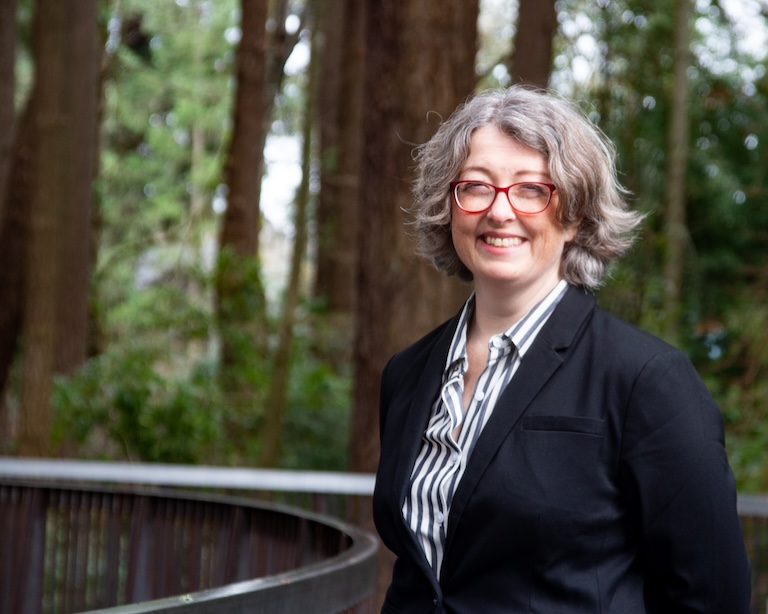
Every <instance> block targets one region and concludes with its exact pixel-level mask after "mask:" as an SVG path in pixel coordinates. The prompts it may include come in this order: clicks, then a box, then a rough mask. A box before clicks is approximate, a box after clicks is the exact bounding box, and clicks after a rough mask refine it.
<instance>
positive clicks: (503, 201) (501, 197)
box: [486, 191, 517, 222]
mask: <svg viewBox="0 0 768 614" xmlns="http://www.w3.org/2000/svg"><path fill="white" fill-rule="evenodd" d="M486 216H487V217H488V218H490V219H491V220H493V221H496V222H506V221H508V220H510V219H512V220H514V219H515V218H516V217H517V216H516V215H515V210H514V209H513V208H512V205H511V204H510V202H509V199H508V198H507V195H506V194H504V192H501V191H497V192H496V196H494V198H493V202H492V203H491V206H490V208H489V209H488V210H487V211H486Z"/></svg>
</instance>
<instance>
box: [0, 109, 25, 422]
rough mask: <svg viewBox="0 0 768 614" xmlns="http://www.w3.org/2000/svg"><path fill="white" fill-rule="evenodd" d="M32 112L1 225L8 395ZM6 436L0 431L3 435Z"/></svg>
mask: <svg viewBox="0 0 768 614" xmlns="http://www.w3.org/2000/svg"><path fill="white" fill-rule="evenodd" d="M31 122H32V109H31V105H29V104H28V105H27V108H26V110H25V112H24V115H23V118H22V120H21V121H20V122H19V126H18V128H17V130H16V135H15V138H14V144H13V148H12V155H11V165H10V169H9V173H8V182H7V185H6V191H5V193H4V194H3V196H4V202H5V211H6V213H5V215H4V216H3V219H2V222H0V262H2V263H3V265H2V266H0V394H3V400H4V398H5V395H4V393H3V391H4V390H5V387H6V384H7V383H8V376H9V373H10V369H11V364H12V363H13V360H14V357H15V355H16V349H17V345H18V340H19V337H20V334H21V327H22V320H23V314H22V292H23V276H24V271H25V269H26V266H25V261H26V259H25V253H24V246H25V245H26V238H27V209H28V208H29V189H30V184H29V182H30V171H31V162H32V147H31V139H32V123H31ZM6 410H7V408H5V406H4V404H3V403H0V411H1V412H3V419H2V422H0V423H2V424H3V426H4V428H5V430H6V431H9V430H10V416H8V415H7V414H6V413H5V411H6ZM4 434H5V433H3V432H0V436H2V435H4Z"/></svg>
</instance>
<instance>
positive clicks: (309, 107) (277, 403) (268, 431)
mask: <svg viewBox="0 0 768 614" xmlns="http://www.w3.org/2000/svg"><path fill="white" fill-rule="evenodd" d="M316 43H317V41H316V40H314V37H313V45H312V53H311V55H310V64H309V71H308V72H309V83H308V85H307V102H306V107H305V111H304V127H303V134H302V136H303V143H302V155H301V168H302V175H301V182H300V184H299V188H298V190H297V192H296V198H295V200H294V204H295V214H294V218H293V226H294V239H293V248H292V250H291V266H290V272H289V275H288V283H287V285H286V290H285V297H284V298H283V306H282V310H281V318H280V325H279V328H278V336H277V346H276V348H275V354H274V358H273V361H272V377H271V378H270V386H269V395H268V397H267V402H266V409H265V416H264V427H263V429H262V431H261V433H262V439H263V446H262V454H261V462H260V463H259V465H260V466H262V467H277V466H278V464H279V461H280V455H281V453H282V440H283V414H284V413H285V404H286V398H287V396H288V380H289V377H290V367H291V347H292V346H293V329H294V323H295V321H296V308H297V307H298V304H299V296H300V294H301V281H302V280H301V272H302V269H303V265H304V262H305V257H306V252H307V237H308V234H309V230H308V227H307V226H308V221H309V201H310V197H311V194H310V179H311V174H312V132H313V130H312V129H313V125H314V118H315V104H316V102H315V101H316V98H317V93H318V92H317V87H318V79H317V77H316V73H317V68H318V58H317V56H318V53H317V44H316Z"/></svg>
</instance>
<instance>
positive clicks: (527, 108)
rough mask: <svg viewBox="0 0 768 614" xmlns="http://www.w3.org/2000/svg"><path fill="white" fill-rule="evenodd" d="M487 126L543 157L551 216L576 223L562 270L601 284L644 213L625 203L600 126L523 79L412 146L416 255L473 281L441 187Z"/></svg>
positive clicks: (580, 282) (576, 280) (463, 108)
mask: <svg viewBox="0 0 768 614" xmlns="http://www.w3.org/2000/svg"><path fill="white" fill-rule="evenodd" d="M487 125H493V126H496V127H497V128H499V130H501V132H503V133H504V134H507V135H509V136H511V137H513V138H514V139H516V140H517V141H519V142H520V143H522V144H523V145H526V146H528V147H530V148H532V149H534V150H536V151H538V152H539V153H541V154H542V155H543V156H544V158H545V159H546V160H547V164H548V167H549V173H550V175H551V177H552V182H553V183H554V184H555V185H556V186H557V193H558V196H559V201H558V202H559V204H558V207H557V219H558V221H559V222H560V223H561V224H563V225H564V226H571V225H573V224H576V225H577V227H578V230H577V232H576V235H575V237H574V239H573V241H570V242H569V243H568V244H567V245H566V246H565V249H564V250H563V256H562V263H561V270H562V275H563V277H564V278H565V279H566V281H568V282H569V283H571V284H573V285H576V286H582V287H585V288H590V289H593V290H594V289H597V288H598V287H600V285H601V284H602V282H603V278H604V276H605V273H606V268H607V266H608V265H609V264H610V263H611V262H612V261H613V260H616V259H617V258H618V257H619V256H621V255H622V254H623V253H624V252H625V251H626V250H627V249H629V247H630V246H631V245H632V243H633V242H634V240H635V231H636V229H637V227H638V225H639V224H640V223H641V221H642V219H643V215H642V214H640V213H638V212H636V211H631V210H629V208H628V207H627V203H626V201H625V196H626V195H627V191H626V190H625V189H624V188H623V187H622V186H621V184H620V183H619V181H618V178H617V176H616V153H615V149H614V147H613V144H612V143H611V142H610V141H609V140H608V138H607V137H606V136H605V135H604V134H603V132H602V131H601V130H600V129H599V128H597V127H596V126H595V125H594V124H592V122H590V121H589V119H588V118H587V117H586V115H585V114H584V113H583V112H582V111H581V109H579V107H577V106H576V105H575V104H573V103H572V102H569V101H567V100H565V99H563V98H561V97H559V96H557V95H555V94H552V93H549V92H545V91H542V90H536V89H531V88H529V87H526V86H522V85H515V86H512V87H510V88H507V89H499V90H489V91H486V92H483V93H480V94H478V95H476V96H474V97H472V98H470V99H469V100H468V101H467V102H465V103H464V104H462V105H460V106H459V107H458V108H457V109H456V111H455V112H454V113H453V115H451V117H450V118H449V119H448V120H447V121H445V122H443V124H442V125H441V126H440V128H439V129H438V131H437V133H436V134H435V135H434V136H433V137H432V138H431V139H430V140H429V141H428V142H427V143H425V144H423V145H421V146H419V147H418V148H417V149H416V153H415V161H416V169H417V178H416V181H415V183H414V186H413V194H414V197H415V204H414V207H413V210H412V213H413V217H414V219H413V221H412V226H413V235H414V238H415V241H416V249H417V251H418V253H419V254H421V255H422V256H424V257H425V258H428V259H429V260H431V261H432V263H433V264H434V265H435V267H436V268H437V269H438V270H440V271H443V272H445V273H447V274H448V275H456V276H458V277H459V278H460V279H463V280H465V281H471V280H472V273H471V272H470V271H469V269H467V267H466V266H465V265H464V263H463V262H462V261H461V260H460V259H459V256H458V254H457V253H456V250H455V248H454V246H453V241H452V239H451V195H450V189H449V187H448V186H449V183H450V182H451V181H453V180H455V179H456V178H457V177H458V175H459V173H460V171H461V168H462V165H463V164H464V162H465V160H466V159H467V157H468V155H469V141H470V137H471V136H472V133H473V132H474V131H475V130H477V129H478V128H480V127H482V126H487Z"/></svg>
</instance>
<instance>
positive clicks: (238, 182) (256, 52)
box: [216, 0, 267, 448]
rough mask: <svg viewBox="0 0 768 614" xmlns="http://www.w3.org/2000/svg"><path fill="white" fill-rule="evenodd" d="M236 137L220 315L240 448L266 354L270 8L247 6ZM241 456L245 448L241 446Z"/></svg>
mask: <svg viewBox="0 0 768 614" xmlns="http://www.w3.org/2000/svg"><path fill="white" fill-rule="evenodd" d="M240 15H241V17H240V19H241V23H240V30H241V38H240V43H239V45H238V47H237V52H236V59H235V64H236V65H235V70H236V86H235V87H236V91H235V99H234V109H233V124H232V136H231V140H230V143H229V149H228V152H227V160H226V166H225V170H224V173H225V182H226V184H227V187H228V195H227V209H226V211H225V213H224V217H223V220H222V225H221V232H220V235H219V250H220V254H219V262H218V269H217V272H216V308H217V320H218V325H219V334H220V335H221V374H222V383H223V389H224V390H226V391H227V392H228V394H229V396H230V398H229V399H228V402H229V403H230V404H231V405H232V409H233V415H232V416H231V418H232V420H231V421H230V424H229V425H228V429H227V430H228V431H229V436H230V437H231V438H232V439H233V440H234V441H235V442H238V441H239V440H240V439H241V437H242V435H243V432H242V431H243V430H244V416H243V414H244V413H245V412H247V411H249V410H252V408H253V406H254V405H255V404H256V403H255V399H254V389H255V387H256V384H255V383H254V382H253V378H252V377H251V375H250V374H251V373H252V371H251V369H250V368H249V362H251V361H252V360H253V357H254V355H256V356H258V355H259V353H263V350H264V348H265V343H266V340H265V338H264V330H263V327H264V319H265V312H266V310H265V305H264V293H263V290H262V288H261V287H260V283H261V281H260V276H259V268H258V259H257V249H258V235H259V228H260V219H259V198H260V195H261V175H262V168H263V145H264V139H265V129H266V113H267V110H266V104H265V96H264V91H265V89H266V83H267V57H266V29H265V28H266V21H267V3H266V2H263V0H242V2H241V13H240ZM235 447H236V448H241V447H242V446H239V445H238V444H237V443H235Z"/></svg>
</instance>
